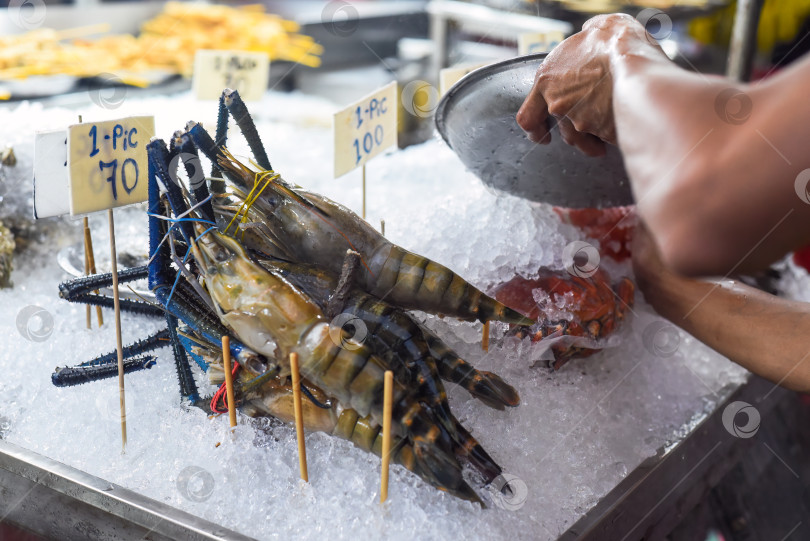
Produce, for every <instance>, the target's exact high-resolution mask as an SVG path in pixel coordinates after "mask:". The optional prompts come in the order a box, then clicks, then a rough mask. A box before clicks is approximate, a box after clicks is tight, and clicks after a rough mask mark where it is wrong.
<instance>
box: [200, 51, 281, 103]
mask: <svg viewBox="0 0 810 541" xmlns="http://www.w3.org/2000/svg"><path fill="white" fill-rule="evenodd" d="M269 78H270V60H269V59H268V57H267V55H266V54H264V53H253V52H247V51H208V50H201V51H197V53H196V54H195V55H194V77H193V80H192V88H193V89H194V95H195V96H197V99H199V100H218V99H219V96H220V94H222V90H223V89H225V88H233V89H236V90H238V91H239V95H240V96H242V99H243V100H245V101H258V100H260V99H262V96H263V95H264V91H265V90H267V81H268V79H269Z"/></svg>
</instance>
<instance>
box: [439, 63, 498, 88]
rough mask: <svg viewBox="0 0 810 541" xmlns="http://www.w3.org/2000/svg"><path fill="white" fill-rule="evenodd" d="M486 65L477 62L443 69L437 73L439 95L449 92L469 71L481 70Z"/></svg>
mask: <svg viewBox="0 0 810 541" xmlns="http://www.w3.org/2000/svg"><path fill="white" fill-rule="evenodd" d="M486 65H487V63H486V62H484V63H480V62H477V63H475V64H464V65H461V66H453V67H450V68H444V69H443V70H441V71H440V72H439V94H441V95H442V96H444V95H445V94H446V93H447V91H448V90H450V87H451V86H453V85H454V84H456V83H457V82H458V81H459V80H460V79H461V78H462V77H464V76H465V75H467V74H468V73H470V72H471V71H475V70H477V69H478V68H482V67H484V66H486Z"/></svg>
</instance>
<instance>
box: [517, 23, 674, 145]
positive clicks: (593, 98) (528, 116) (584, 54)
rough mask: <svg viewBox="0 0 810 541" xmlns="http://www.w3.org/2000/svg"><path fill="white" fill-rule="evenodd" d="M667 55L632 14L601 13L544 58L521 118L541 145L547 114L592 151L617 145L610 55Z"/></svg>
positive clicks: (546, 135) (566, 136)
mask: <svg viewBox="0 0 810 541" xmlns="http://www.w3.org/2000/svg"><path fill="white" fill-rule="evenodd" d="M644 50H647V51H655V52H654V54H663V53H662V52H661V49H660V48H659V47H658V45H657V44H655V41H654V40H653V39H652V38H651V37H650V36H649V35H648V34H647V32H646V30H645V29H644V27H643V26H642V25H641V23H639V22H638V21H636V20H635V19H634V18H632V17H630V16H629V15H624V14H614V15H599V16H597V17H594V18H592V19H590V20H588V21H587V22H586V23H585V24H584V25H583V26H582V31H581V32H579V33H577V34H574V35H573V36H571V37H570V38H568V39H566V40H565V41H563V42H562V43H560V44H559V45H558V46H557V47H556V48H555V49H554V50H553V51H551V53H549V55H548V56H547V57H546V59H545V60H544V61H543V63H542V64H541V65H540V68H539V69H538V70H537V75H536V76H535V82H534V86H533V87H532V90H531V92H530V93H529V96H528V97H527V98H526V100H525V101H524V102H523V105H522V106H521V108H520V110H519V111H518V113H517V122H518V124H519V125H520V127H521V128H523V129H524V130H525V131H526V132H527V133H528V135H529V139H531V140H532V141H535V142H537V143H540V144H547V143H548V142H549V141H550V140H551V133H550V131H549V127H548V123H547V120H548V117H549V116H553V117H554V118H555V119H556V120H557V125H558V127H559V129H560V136H561V137H562V138H563V140H564V141H565V142H566V143H568V144H569V145H573V146H575V147H577V148H579V149H580V150H581V151H582V152H583V153H585V154H587V155H589V156H601V155H603V154H604V153H605V142H608V143H611V144H616V127H615V124H614V121H613V74H612V71H611V57H612V56H614V55H617V54H618V55H622V54H628V53H630V52H641V51H644Z"/></svg>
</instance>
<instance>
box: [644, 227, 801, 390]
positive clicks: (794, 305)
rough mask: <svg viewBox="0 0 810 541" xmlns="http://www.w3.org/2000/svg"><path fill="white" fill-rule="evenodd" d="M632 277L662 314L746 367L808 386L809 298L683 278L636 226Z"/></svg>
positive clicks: (734, 283) (785, 382)
mask: <svg viewBox="0 0 810 541" xmlns="http://www.w3.org/2000/svg"><path fill="white" fill-rule="evenodd" d="M633 268H634V271H635V274H636V282H637V284H638V286H639V289H640V290H641V291H642V292H643V294H644V297H645V299H646V300H647V302H649V303H650V304H651V305H652V306H653V308H655V310H656V311H657V312H658V313H659V314H660V315H662V316H664V317H665V318H667V319H669V320H670V321H671V322H672V323H674V324H675V325H678V326H679V327H681V328H683V329H684V330H685V331H687V332H688V333H690V334H691V335H693V336H694V337H695V338H697V339H698V340H700V341H701V342H703V343H705V344H706V345H708V346H709V347H711V348H712V349H714V350H716V351H717V352H719V353H721V354H722V355H724V356H726V357H728V358H729V359H731V360H733V361H734V362H736V363H738V364H740V365H742V366H743V367H745V368H747V369H748V370H750V371H751V372H754V373H755V374H757V375H759V376H762V377H763V378H765V379H768V380H770V381H772V382H774V383H778V384H780V385H782V386H784V387H787V388H789V389H793V390H797V391H803V392H810V339H808V337H810V304H808V303H803V302H797V301H791V300H787V299H782V298H779V297H775V296H773V295H770V294H768V293H764V292H762V291H760V290H758V289H754V288H752V287H749V286H747V285H745V284H741V283H739V282H737V281H733V280H723V281H718V282H711V281H703V280H696V279H692V278H686V277H683V276H680V275H677V274H675V273H673V272H672V271H670V270H668V269H667V268H666V267H665V266H664V265H663V263H662V262H661V259H660V255H659V253H658V249H657V247H656V246H655V244H654V242H653V240H652V238H651V237H650V235H649V233H648V232H647V231H646V230H645V229H644V227H643V226H640V227H639V228H638V229H637V230H636V236H635V239H634V243H633Z"/></svg>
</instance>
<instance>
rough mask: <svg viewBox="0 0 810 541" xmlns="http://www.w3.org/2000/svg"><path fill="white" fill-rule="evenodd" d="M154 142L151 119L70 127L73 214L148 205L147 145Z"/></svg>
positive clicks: (144, 118) (153, 127)
mask: <svg viewBox="0 0 810 541" xmlns="http://www.w3.org/2000/svg"><path fill="white" fill-rule="evenodd" d="M154 136H155V117H152V116H133V117H128V118H122V119H119V120H108V121H105V122H86V123H84V124H74V125H72V126H68V149H67V155H68V162H67V163H68V178H69V179H70V180H69V183H68V184H69V186H70V213H71V214H72V215H74V216H75V215H77V214H86V213H88V212H96V211H99V210H106V209H110V208H115V207H122V206H124V205H130V204H132V203H140V202H141V201H146V198H147V193H148V192H147V184H148V180H149V179H148V178H147V177H148V166H147V157H146V145H147V144H148V143H149V140H150V139H151V138H152V137H154Z"/></svg>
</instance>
